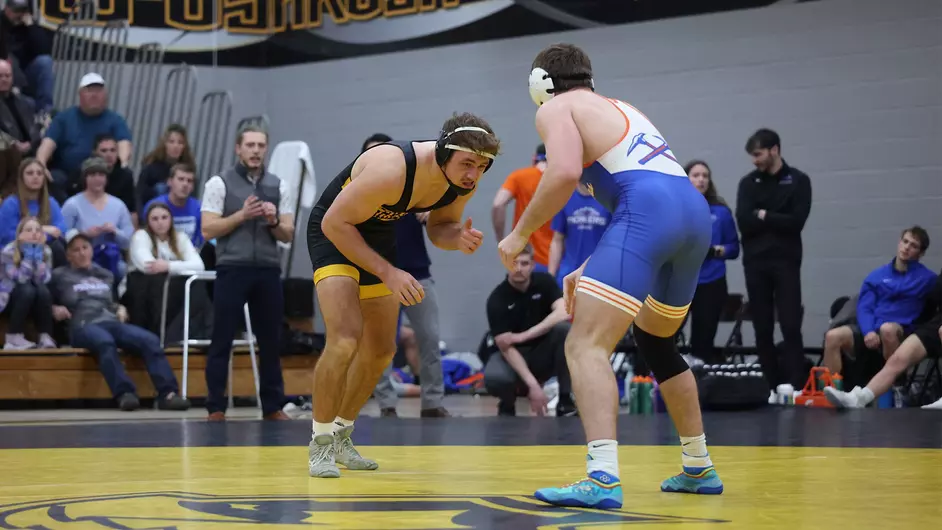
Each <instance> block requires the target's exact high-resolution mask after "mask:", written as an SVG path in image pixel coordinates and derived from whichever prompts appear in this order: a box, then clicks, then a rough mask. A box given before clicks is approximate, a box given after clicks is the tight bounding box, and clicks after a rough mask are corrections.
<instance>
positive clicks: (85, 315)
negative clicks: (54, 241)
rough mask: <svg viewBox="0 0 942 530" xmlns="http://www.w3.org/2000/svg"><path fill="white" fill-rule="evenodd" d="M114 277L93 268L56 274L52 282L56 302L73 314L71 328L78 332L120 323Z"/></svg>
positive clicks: (65, 268)
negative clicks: (104, 323)
mask: <svg viewBox="0 0 942 530" xmlns="http://www.w3.org/2000/svg"><path fill="white" fill-rule="evenodd" d="M113 283H114V276H113V275H112V274H111V272H109V271H107V270H105V269H104V268H102V267H100V266H98V265H96V264H94V263H93V264H92V266H91V268H88V269H74V268H72V267H71V266H69V265H66V266H63V267H59V268H57V269H56V270H54V271H52V281H51V282H49V285H50V287H51V289H50V290H51V291H52V296H53V299H54V300H55V301H56V303H57V304H58V305H62V306H65V307H66V309H68V310H69V313H72V319H71V321H70V323H69V324H70V328H71V329H76V328H79V327H82V326H84V325H86V324H95V323H96V322H111V321H117V320H118V315H117V314H116V313H115V311H117V309H118V306H117V304H115V302H114V298H113V295H112V292H111V287H112V284H113Z"/></svg>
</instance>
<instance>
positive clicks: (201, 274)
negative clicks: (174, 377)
mask: <svg viewBox="0 0 942 530" xmlns="http://www.w3.org/2000/svg"><path fill="white" fill-rule="evenodd" d="M177 276H185V277H186V283H185V284H184V287H183V341H182V342H181V345H182V346H183V382H182V385H181V388H180V394H181V395H182V396H183V397H184V398H185V397H186V394H187V392H186V391H187V380H188V372H189V370H188V368H189V359H190V347H196V348H208V347H209V345H210V344H211V343H212V341H211V340H205V339H190V289H191V288H192V286H193V283H194V282H198V281H208V282H211V281H215V280H216V271H182V272H181V273H180V274H178V275H177ZM170 278H171V275H169V274H168V275H167V279H166V280H165V281H164V291H163V300H162V302H161V313H160V346H161V347H164V341H165V339H166V330H167V293H168V290H169V288H170ZM242 312H243V314H244V315H245V330H246V333H247V335H248V337H249V340H233V341H232V349H231V350H229V407H230V408H231V407H233V401H234V399H233V385H234V381H233V380H232V364H233V357H234V355H235V348H236V347H237V346H248V347H249V358H250V359H251V362H252V375H253V376H254V378H255V403H256V406H257V407H258V408H259V410H261V408H262V396H261V388H260V382H259V376H258V359H257V357H256V354H255V335H254V334H253V333H252V318H251V315H250V314H249V304H248V303H246V304H245V305H244V306H243V307H242Z"/></svg>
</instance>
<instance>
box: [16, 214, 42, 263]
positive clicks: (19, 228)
mask: <svg viewBox="0 0 942 530" xmlns="http://www.w3.org/2000/svg"><path fill="white" fill-rule="evenodd" d="M29 223H36V226H38V227H39V230H40V231H42V229H43V224H42V223H41V222H39V219H38V218H36V217H33V216H31V215H28V216H26V217H24V218H22V219H20V223H19V224H18V225H16V237H15V238H14V239H13V264H14V265H16V266H17V267H19V266H20V263H22V262H23V252H22V251H21V250H20V233H22V232H23V229H25V228H26V225H28V224H29ZM42 245H43V248H44V249H45V246H46V244H45V243H43V244H42ZM43 254H44V257H45V251H44V252H43Z"/></svg>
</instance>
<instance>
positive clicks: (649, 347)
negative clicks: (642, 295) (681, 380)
mask: <svg viewBox="0 0 942 530" xmlns="http://www.w3.org/2000/svg"><path fill="white" fill-rule="evenodd" d="M634 337H635V344H636V345H637V346H638V355H640V356H641V357H642V358H643V359H644V362H646V363H647V364H648V367H649V368H651V372H653V373H654V377H655V379H657V382H658V383H663V382H664V381H667V380H668V379H670V378H672V377H674V376H676V375H678V374H682V373H684V372H686V371H687V370H689V369H690V365H688V364H687V361H685V360H684V358H683V357H681V356H680V352H679V351H677V344H676V343H675V342H674V337H658V336H655V335H652V334H650V333H648V332H647V331H645V330H643V329H641V328H639V327H638V326H635V332H634Z"/></svg>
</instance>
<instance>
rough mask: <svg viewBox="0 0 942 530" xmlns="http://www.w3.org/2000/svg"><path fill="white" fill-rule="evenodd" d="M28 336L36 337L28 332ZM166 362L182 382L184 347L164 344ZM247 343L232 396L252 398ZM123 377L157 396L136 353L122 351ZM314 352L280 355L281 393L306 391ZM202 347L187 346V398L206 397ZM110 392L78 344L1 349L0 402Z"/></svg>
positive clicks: (143, 393)
mask: <svg viewBox="0 0 942 530" xmlns="http://www.w3.org/2000/svg"><path fill="white" fill-rule="evenodd" d="M5 321H6V318H5V315H3V316H2V317H0V337H2V334H4V333H5V331H6V330H5V328H6V322H5ZM27 336H28V338H30V339H31V340H35V334H34V333H32V330H29V329H28V330H27ZM165 351H166V352H167V360H168V361H169V362H170V367H171V368H173V371H174V373H175V374H176V376H177V380H178V381H179V382H180V384H181V385H182V384H183V374H182V367H183V355H182V352H183V349H182V348H180V347H172V348H167V349H166V350H165ZM248 352H249V350H248V348H247V347H244V348H236V350H235V356H234V360H233V368H232V379H233V385H232V386H233V389H234V392H233V395H235V396H237V397H253V396H255V382H254V378H253V376H252V364H251V360H250V359H249V354H248ZM121 358H122V361H123V363H124V366H125V369H126V370H127V372H128V375H129V376H130V377H131V379H132V380H133V381H134V384H135V385H136V386H137V392H138V396H140V397H141V398H149V397H153V396H154V395H155V394H156V391H155V390H154V386H153V385H152V384H151V381H150V377H149V376H148V374H147V370H146V369H145V367H144V361H143V359H141V358H140V357H138V356H134V355H125V354H122V355H121ZM317 359H318V355H317V354H315V353H312V354H311V355H294V356H283V357H282V358H281V368H282V373H283V374H284V381H285V394H287V395H311V393H312V391H311V389H312V386H313V380H314V375H313V373H314V365H315V364H316V363H317ZM205 368H206V355H205V351H202V350H200V349H194V348H190V355H189V374H188V375H189V378H188V379H189V380H188V383H187V386H188V388H187V397H190V398H204V397H206V377H205ZM111 397H112V396H111V391H110V390H109V389H108V385H107V384H105V379H104V377H102V375H101V373H100V372H99V371H98V365H97V363H96V362H95V358H94V357H93V356H92V355H91V354H90V353H89V352H88V350H84V349H81V348H56V349H50V350H41V349H33V350H25V351H7V350H0V400H39V399H49V400H51V399H55V400H73V399H74V400H79V399H110V398H111Z"/></svg>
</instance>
